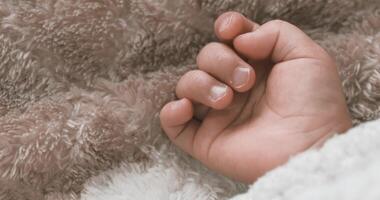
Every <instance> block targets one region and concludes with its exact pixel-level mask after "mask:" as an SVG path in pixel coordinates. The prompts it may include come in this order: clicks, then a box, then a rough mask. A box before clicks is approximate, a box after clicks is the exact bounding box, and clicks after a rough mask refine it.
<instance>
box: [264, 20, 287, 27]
mask: <svg viewBox="0 0 380 200" xmlns="http://www.w3.org/2000/svg"><path fill="white" fill-rule="evenodd" d="M267 24H269V25H272V26H276V27H281V26H289V25H290V23H289V22H287V21H284V20H281V19H275V20H271V21H269V22H267Z"/></svg>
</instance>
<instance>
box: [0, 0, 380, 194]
mask: <svg viewBox="0 0 380 200" xmlns="http://www.w3.org/2000/svg"><path fill="white" fill-rule="evenodd" d="M227 10H236V11H240V12H243V13H244V14H245V15H247V16H248V17H250V18H252V19H254V20H256V21H258V22H264V21H266V20H269V19H274V18H281V19H285V20H288V21H290V22H292V23H294V24H296V25H298V26H300V27H301V28H302V29H303V30H305V31H306V32H307V33H308V34H309V35H311V36H312V37H313V38H314V39H316V40H317V41H318V42H319V43H320V44H322V45H323V46H324V47H326V48H327V50H328V51H329V52H330V53H331V54H332V55H333V56H334V57H335V58H336V60H337V62H338V64H339V66H340V73H341V77H342V83H343V85H344V89H345V94H346V96H347V100H348V103H349V106H350V111H351V114H352V116H353V118H354V122H355V123H360V122H363V121H367V120H371V119H375V118H378V117H379V115H380V93H379V91H380V34H379V31H380V5H379V4H378V1H376V0H352V1H348V0H337V1H323V0H317V1H315V0H303V1H301V0H286V1H284V0H270V1H254V0H253V1H252V0H240V1H232V0H231V1H229V0H221V1H213V0H198V1H196V0H191V1H188V0H179V1H177V0H164V1H154V0H143V1H141V0H124V1H123V0H112V1H106V0H100V1H96V2H95V1H90V0H79V1H78V0H53V1H50V0H27V1H21V0H0V114H1V118H0V177H1V178H0V199H9V200H11V199H17V200H21V199H42V198H45V197H46V198H47V197H48V196H49V194H50V193H64V194H69V196H70V195H71V197H72V198H73V199H75V198H77V195H78V194H79V193H80V192H81V190H82V188H83V183H84V182H85V181H86V180H87V179H88V178H90V177H92V176H94V175H96V174H98V173H99V172H102V171H104V170H106V169H110V168H112V167H114V166H117V165H118V163H120V162H121V161H127V162H135V163H144V162H146V160H147V159H149V156H147V154H149V149H150V148H160V146H161V145H162V144H163V143H166V142H167V139H166V136H164V134H162V132H160V127H159V124H158V120H157V114H158V111H159V109H160V107H161V106H162V105H163V104H164V103H165V102H167V101H168V100H170V99H172V98H174V95H173V89H174V84H175V82H176V80H177V79H178V77H179V76H180V75H181V74H182V73H183V72H184V71H185V70H188V69H190V68H193V67H194V64H195V59H194V58H195V55H196V54H197V52H198V50H199V49H200V48H201V47H202V45H204V44H206V43H207V42H209V41H213V40H214V39H215V38H214V36H213V35H212V27H213V25H212V23H213V20H214V19H215V17H216V16H218V14H220V13H222V12H224V11H227Z"/></svg>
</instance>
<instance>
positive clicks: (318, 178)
mask: <svg viewBox="0 0 380 200" xmlns="http://www.w3.org/2000/svg"><path fill="white" fill-rule="evenodd" d="M164 165H165V164H160V163H158V164H155V165H153V166H151V167H149V168H147V169H146V170H142V169H141V168H138V166H137V165H136V166H134V167H132V168H131V167H121V168H119V169H116V170H112V171H109V172H106V173H105V174H102V175H100V176H99V177H96V178H95V179H93V180H91V181H90V182H89V183H88V184H87V186H86V188H85V190H84V192H83V194H82V199H84V200H104V199H107V200H127V199H141V200H145V199H146V200H148V199H157V200H166V199H173V200H174V199H216V194H213V193H210V191H209V190H210V188H207V187H203V186H202V185H199V184H196V182H195V181H191V180H190V181H183V180H182V179H181V178H179V177H183V175H180V173H181V170H180V168H177V167H169V168H167V167H164ZM102 181H103V184H102V183H101V182H102ZM320 199H323V200H339V199H341V200H343V199H344V200H359V199H366V200H378V199H380V120H377V121H373V122H368V123H365V124H362V125H359V126H358V127H355V128H352V129H351V130H350V131H348V132H347V133H346V134H344V135H337V136H334V137H333V138H331V139H330V140H329V141H327V142H326V143H325V145H324V146H323V147H322V148H321V149H313V150H309V151H307V152H304V153H302V154H300V155H298V156H296V157H294V158H293V159H291V160H290V161H289V162H288V163H287V164H285V165H283V166H281V167H279V168H277V169H275V170H273V171H271V172H269V173H268V174H267V175H265V176H263V177H262V178H260V179H259V180H258V181H257V182H256V183H254V184H252V185H251V186H250V188H249V190H248V191H247V192H246V193H243V194H240V195H238V196H235V197H233V198H231V200H320Z"/></svg>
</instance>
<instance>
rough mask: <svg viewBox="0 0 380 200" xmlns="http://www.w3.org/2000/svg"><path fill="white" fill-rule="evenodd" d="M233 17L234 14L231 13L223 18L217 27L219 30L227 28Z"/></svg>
mask: <svg viewBox="0 0 380 200" xmlns="http://www.w3.org/2000/svg"><path fill="white" fill-rule="evenodd" d="M233 17H234V15H232V14H231V15H229V16H228V17H227V18H226V19H225V20H223V22H222V24H221V25H220V27H219V32H223V31H225V30H226V29H228V28H229V26H230V24H231V22H232V18H233Z"/></svg>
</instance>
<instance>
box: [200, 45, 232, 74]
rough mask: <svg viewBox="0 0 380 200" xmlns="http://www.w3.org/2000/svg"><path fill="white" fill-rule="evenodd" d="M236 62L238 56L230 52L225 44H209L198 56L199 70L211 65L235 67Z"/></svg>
mask: <svg viewBox="0 0 380 200" xmlns="http://www.w3.org/2000/svg"><path fill="white" fill-rule="evenodd" d="M235 61H236V56H235V54H234V53H233V51H230V49H228V48H227V47H226V46H225V45H224V44H221V43H218V42H212V43H209V44H207V45H206V46H205V47H203V49H202V50H201V51H200V53H199V54H198V56H197V65H198V67H199V69H202V70H203V69H205V68H210V67H217V66H209V65H218V66H219V65H233V64H234V63H235Z"/></svg>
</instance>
